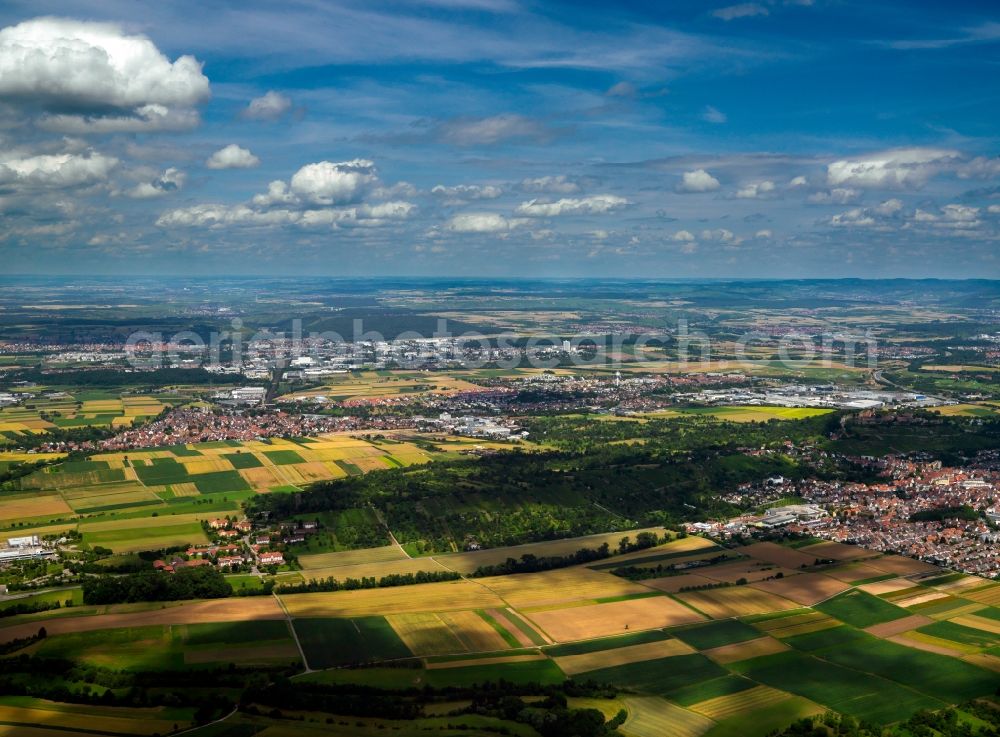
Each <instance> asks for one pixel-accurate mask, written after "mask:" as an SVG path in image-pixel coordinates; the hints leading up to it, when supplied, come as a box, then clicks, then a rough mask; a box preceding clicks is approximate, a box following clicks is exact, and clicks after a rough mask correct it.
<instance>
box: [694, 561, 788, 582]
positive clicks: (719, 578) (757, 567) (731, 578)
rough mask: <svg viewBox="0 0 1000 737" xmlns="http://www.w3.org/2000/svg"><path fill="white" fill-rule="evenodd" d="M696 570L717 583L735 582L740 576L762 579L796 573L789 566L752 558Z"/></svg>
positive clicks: (750, 579) (755, 579)
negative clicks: (780, 565) (783, 566)
mask: <svg viewBox="0 0 1000 737" xmlns="http://www.w3.org/2000/svg"><path fill="white" fill-rule="evenodd" d="M698 571H699V573H698V575H701V576H704V577H705V578H710V579H712V580H713V581H715V582H717V583H736V582H737V581H739V580H740V579H741V578H745V579H746V580H747V581H762V580H763V579H765V578H772V577H774V576H776V575H777V574H779V573H780V574H781V575H782V576H794V575H795V574H796V571H793V570H792V569H790V568H779V567H777V566H775V565H772V564H771V563H762V562H761V561H759V560H752V559H751V560H737V561H733V562H732V563H720V564H718V565H713V566H706V567H704V568H699V569H698Z"/></svg>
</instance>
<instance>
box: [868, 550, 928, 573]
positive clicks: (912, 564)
mask: <svg viewBox="0 0 1000 737" xmlns="http://www.w3.org/2000/svg"><path fill="white" fill-rule="evenodd" d="M865 562H866V563H867V564H868V565H870V566H872V567H873V568H877V569H878V570H880V571H882V572H883V573H895V574H897V575H899V576H910V575H912V574H914V573H929V572H931V571H940V570H941V569H940V568H938V567H937V566H935V565H933V564H931V563H924V562H923V561H922V560H914V559H913V558H904V557H902V556H901V555H886V556H883V557H881V558H873V559H872V560H869V561H865Z"/></svg>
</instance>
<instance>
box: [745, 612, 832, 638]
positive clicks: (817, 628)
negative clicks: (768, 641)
mask: <svg viewBox="0 0 1000 737" xmlns="http://www.w3.org/2000/svg"><path fill="white" fill-rule="evenodd" d="M841 624H842V622H841V621H840V620H839V619H834V618H833V617H827V616H823V617H817V618H815V619H812V620H810V621H808V622H801V623H800V624H793V625H789V626H787V627H780V628H777V629H773V630H770V634H771V635H773V636H774V637H778V638H781V639H784V638H786V637H795V636H796V635H808V634H809V633H811V632H821V631H822V630H828V629H832V628H833V627H839V626H840V625H841ZM757 627H758V628H759V627H760V625H759V624H758V625H757Z"/></svg>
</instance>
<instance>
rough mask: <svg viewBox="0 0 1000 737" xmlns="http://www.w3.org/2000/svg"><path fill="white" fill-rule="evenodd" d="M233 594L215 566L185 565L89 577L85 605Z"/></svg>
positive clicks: (217, 597) (86, 579)
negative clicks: (171, 570)
mask: <svg viewBox="0 0 1000 737" xmlns="http://www.w3.org/2000/svg"><path fill="white" fill-rule="evenodd" d="M232 594H233V587H232V586H231V585H230V584H229V582H228V581H226V578H225V576H223V575H222V573H221V572H220V571H219V570H217V569H216V568H213V567H212V566H199V567H197V568H182V569H180V570H178V571H176V572H175V573H163V572H161V571H144V572H141V573H130V574H126V575H124V576H99V577H87V578H85V579H84V580H83V601H84V603H85V604H125V603H129V602H136V601H178V600H181V599H221V598H224V597H227V596H232Z"/></svg>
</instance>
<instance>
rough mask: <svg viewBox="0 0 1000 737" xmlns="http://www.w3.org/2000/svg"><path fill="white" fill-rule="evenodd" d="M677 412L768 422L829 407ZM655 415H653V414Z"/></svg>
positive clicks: (818, 413) (800, 416)
mask: <svg viewBox="0 0 1000 737" xmlns="http://www.w3.org/2000/svg"><path fill="white" fill-rule="evenodd" d="M675 411H676V412H677V413H678V414H682V415H683V414H689V415H708V416H710V417H715V418H716V419H719V420H725V421H726V422H768V421H769V420H802V419H805V418H806V417H819V416H821V415H826V414H830V413H831V412H833V410H831V409H815V408H811V407H746V406H723V407H689V408H684V409H678V410H675ZM654 416H655V415H654Z"/></svg>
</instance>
